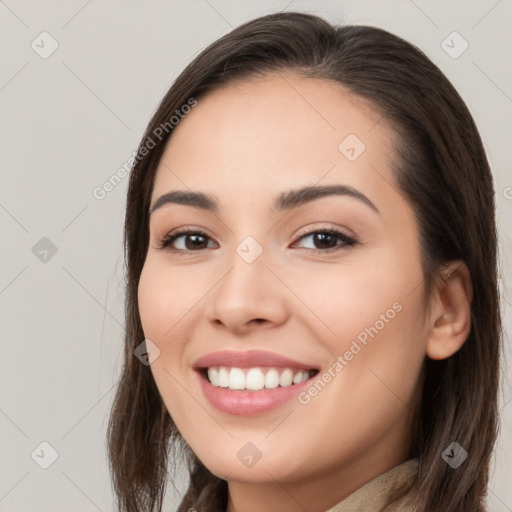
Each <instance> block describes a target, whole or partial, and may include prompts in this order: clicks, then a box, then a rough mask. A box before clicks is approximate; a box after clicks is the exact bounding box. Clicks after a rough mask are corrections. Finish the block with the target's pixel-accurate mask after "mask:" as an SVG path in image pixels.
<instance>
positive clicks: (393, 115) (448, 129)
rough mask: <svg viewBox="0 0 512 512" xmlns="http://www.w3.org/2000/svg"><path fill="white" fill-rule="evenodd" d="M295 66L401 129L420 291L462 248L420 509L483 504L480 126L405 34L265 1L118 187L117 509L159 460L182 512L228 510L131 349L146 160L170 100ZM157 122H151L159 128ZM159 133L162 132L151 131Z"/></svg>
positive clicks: (181, 86) (158, 478) (488, 298)
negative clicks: (465, 323)
mask: <svg viewBox="0 0 512 512" xmlns="http://www.w3.org/2000/svg"><path fill="white" fill-rule="evenodd" d="M281 71H293V72H295V73H298V74H301V75H303V76H307V77H314V78H318V79H326V80H333V81H336V82H338V83H339V84H341V85H343V86H344V87H345V88H347V89H348V90H350V91H351V92H352V93H354V94H356V95H358V96H360V97H362V98H365V99H367V100H369V101H370V103H371V104H372V105H373V107H374V109H375V110H376V111H377V112H378V113H379V114H380V115H382V116H383V118H384V119H385V120H386V122H387V123H388V125H389V126H390V127H391V128H392V130H393V131H394V132H395V134H396V135H397V137H398V139H397V140H399V143H398V144H397V147H396V148H394V149H395V155H396V158H395V162H394V168H393V172H394V174H395V176H396V181H397V183H398V184H399V186H400V189H401V191H402V192H403V194H404V197H406V199H407V200H408V201H409V203H410V204H411V205H412V207H413V208H414V211H415V215H416V219H417V222H418V225H419V228H420V245H421V254H422V268H423V274H424V285H425V301H426V302H425V303H426V304H427V305H428V304H429V302H430V298H431V297H432V293H433V292H434V291H435V288H436V286H437V285H438V283H439V281H438V279H439V275H440V269H441V268H442V265H443V264H445V263H448V262H450V261H453V260H456V259H460V260H463V261H464V262H465V263H466V265H467V267H468V269H469V273H470V277H471V283H472V287H473V293H474V298H473V301H472V304H471V321H472V329H471V332H470V334H469V336H468V339H467V340H466V342H465V343H464V345H463V346H462V348H461V349H460V350H459V351H458V352H456V353H455V354H454V355H452V356H451V357H449V358H448V359H445V360H439V361H437V360H436V361H434V360H431V359H429V358H426V360H425V380H424V386H423V394H422V400H421V404H420V408H419V411H418V418H419V420H418V422H417V425H416V427H415V432H414V438H415V440H416V441H415V442H414V443H413V444H414V445H413V446H412V447H411V453H412V455H413V456H415V457H418V459H419V470H418V475H417V486H418V493H417V497H416V504H415V507H416V509H417V511H418V512H426V511H429V512H431V511H435V512H437V511H443V512H460V511H461V510H463V511H465V512H479V511H483V510H485V509H484V505H483V502H484V497H485V495H486V489H487V484H488V477H489V465H490V457H491V454H492V450H493V446H494V443H495V440H496V436H497V429H498V422H497V417H498V413H497V394H498V385H499V357H500V343H501V339H502V330H501V329H502V326H501V316H500V304H499V295H498V288H497V270H498V269H497V233H496V224H495V204H494V190H493V180H492V175H491V171H490V169H489V164H488V162H487V159H486V155H485V151H484V148H483V145H482V141H481V138H480V135H479V133H478V130H477V128H476V126H475V124H474V121H473V119H472V117H471V114H470V112H469V111H468V109H467V107H466V105H465V104H464V101H463V100H462V99H461V97H460V96H459V94H458V93H457V92H456V90H455V89H454V87H453V86H452V85H451V83H450V82H449V81H448V79H447V78H446V77H445V76H444V75H443V73H442V72H441V71H440V70H439V69H438V68H437V67H436V66H435V65H434V64H433V63H432V62H431V61H430V60H429V59H428V57H426V55H425V54H424V53H423V52H422V51H421V50H419V49H418V48H416V47H415V46H414V45H412V44H410V43H408V42H406V41H404V40H403V39H401V38H399V37H397V36H395V35H393V34H391V33H389V32H387V31H385V30H382V29H379V28H375V27H369V26H356V25H345V26H336V25H333V24H331V23H329V22H328V21H326V20H324V19H322V18H320V17H317V16H315V15H311V14H305V13H298V12H286V13H277V14H270V15H267V16H263V17H260V18H257V19H255V20H252V21H250V22H248V23H245V24H243V25H241V26H239V27H237V28H236V29H235V30H233V31H232V32H230V33H228V34H227V35H225V36H223V37H221V38H220V39H218V40H216V41H215V42H214V43H212V44H211V45H210V46H208V47H207V48H206V49H205V50H204V51H202V52H201V53H200V54H199V55H198V56H197V57H196V58H195V59H194V60H193V61H192V62H191V63H190V64H189V65H188V66H187V67H186V69H185V70H184V71H183V72H182V73H181V74H180V75H179V77H178V78H177V79H176V80H175V82H174V83H173V84H172V86H171V88H170V90H169V91H168V93H167V94H166V95H165V97H164V98H163V100H162V101H161V103H160V105H159V107H158V109H157V110H156V112H155V113H154V115H153V117H152V119H151V121H150V122H149V125H148V127H147V129H146V132H145V134H144V136H143V139H142V141H141V144H140V146H139V150H140V149H141V148H142V147H143V146H144V145H146V144H147V141H148V140H149V139H151V140H152V141H153V143H154V145H155V147H153V148H152V149H150V150H149V151H145V152H144V151H140V152H139V154H138V155H137V158H136V160H135V164H134V165H133V168H132V171H131V175H130V182H129V187H128V193H127V205H126V219H125V231H124V247H125V265H126V311H125V314H126V327H125V356H124V365H123V369H122V375H121V378H120V382H119V385H118V389H117V394H116V397H115V401H114V404H113V407H112V411H111V416H110V421H109V426H108V455H109V462H110V470H111V474H112V481H113V488H114V491H115V494H116V497H117V500H118V504H119V510H120V511H121V512H141V511H144V512H148V511H150V512H153V511H161V507H162V500H163V497H164V493H165V489H166V484H167V482H168V470H169V463H172V465H173V467H175V466H176V465H177V464H178V463H179V462H180V461H183V462H185V463H186V465H187V466H186V467H188V470H189V474H190V483H189V487H188V491H187V493H186V495H185V497H184V498H183V500H182V502H181V504H180V506H179V508H178V511H179V512H186V511H187V510H189V508H192V507H193V508H194V509H195V510H197V511H199V512H203V511H208V512H214V511H215V512H224V511H225V510H226V506H227V482H226V481H225V480H222V479H220V478H218V477H216V476H215V475H213V474H212V473H210V471H209V470H208V469H207V468H206V467H205V466H204V465H203V464H202V463H201V461H200V460H199V459H198V458H197V457H196V456H195V455H194V454H193V453H192V452H191V450H190V448H189V447H188V446H187V445H186V443H185V442H184V441H183V438H182V437H181V435H180V434H179V432H178V431H177V429H176V426H175V424H174V423H173V420H172V418H171V417H170V415H169V414H168V412H167V411H166V409H165V406H164V404H163V401H162V399H161V397H160V395H159V393H158V389H157V387H156V385H155V382H154V380H153V377H152V374H151V371H150V368H149V366H146V365H144V364H141V363H140V361H139V360H138V359H136V358H135V357H134V349H135V348H136V347H137V345H139V344H140V343H141V341H142V340H143V339H144V333H143V331H142V327H141V322H140V317H139V310H138V304H137V287H138V282H139V277H140V275H141V271H142V268H143V265H144V260H145V257H146V252H147V248H148V241H149V224H148V222H149V216H148V209H149V204H150V198H151V193H152V187H153V183H154V178H155V173H156V169H157V166H158V164H159V161H160V158H161V156H162V154H163V151H164V149H165V145H166V142H167V141H168V140H169V137H170V136H172V129H169V130H166V134H165V136H163V137H162V136H160V137H155V136H154V134H155V130H158V128H159V127H161V126H163V125H165V123H167V125H168V124H169V119H170V118H171V117H172V116H173V114H174V112H175V111H176V110H177V109H180V108H181V107H182V106H183V105H185V104H187V103H188V102H190V99H191V98H194V99H195V100H196V101H198V102H199V104H200V101H201V97H202V96H203V95H204V94H206V93H207V92H208V91H211V90H213V89H215V88H216V87H219V86H220V85H222V84H225V83H228V82H230V81H233V80H235V79H244V78H247V77H250V76H251V75H254V74H259V73H265V72H281ZM161 131H162V130H161V129H160V132H161ZM160 132H158V133H160ZM454 441H456V442H457V443H459V444H460V445H461V446H462V447H463V448H464V449H465V450H466V451H467V452H468V454H469V457H468V459H467V460H466V461H465V462H464V463H463V465H462V466H461V467H460V468H458V469H457V470H454V469H452V468H451V467H450V466H449V465H448V464H447V463H446V462H445V461H444V460H443V458H442V457H441V454H442V452H443V451H444V450H445V449H446V448H447V447H448V446H449V445H450V444H451V443H452V442H454Z"/></svg>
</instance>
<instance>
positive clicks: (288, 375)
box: [279, 368, 293, 387]
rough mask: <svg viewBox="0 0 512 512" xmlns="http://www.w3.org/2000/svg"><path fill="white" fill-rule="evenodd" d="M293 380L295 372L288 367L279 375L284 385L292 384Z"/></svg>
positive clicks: (281, 383) (280, 381)
mask: <svg viewBox="0 0 512 512" xmlns="http://www.w3.org/2000/svg"><path fill="white" fill-rule="evenodd" d="M292 382H293V372H292V371H291V370H290V369H288V368H287V369H286V370H285V371H284V372H283V373H282V374H281V377H279V384H280V385H281V386H282V387H286V386H291V385H292Z"/></svg>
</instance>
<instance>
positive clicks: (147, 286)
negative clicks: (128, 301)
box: [138, 256, 204, 349]
mask: <svg viewBox="0 0 512 512" xmlns="http://www.w3.org/2000/svg"><path fill="white" fill-rule="evenodd" d="M191 277H192V276H191V275H190V274H189V273H187V272H183V270H181V271H174V272H173V271H172V269H169V267H166V266H165V265H163V264H161V263H159V262H157V261H155V260H154V259H152V258H151V257H150V256H148V259H147V260H146V263H145V265H144V268H143V269H142V273H141V276H140V280H139V287H138V304H139V312H140V318H141V323H142V328H143V330H144V334H145V336H146V337H147V338H150V339H152V341H154V342H155V343H156V344H157V345H161V347H160V348H161V349H164V348H165V347H166V346H167V345H169V344H172V341H173V340H177V339H179V335H178V334H177V333H179V332H183V331H184V326H185V325H187V323H188V321H189V320H188V316H189V312H190V310H191V308H192V306H193V305H194V304H196V303H197V302H198V301H199V299H200V297H201V288H202V287H201V286H200V285H199V284H198V283H200V282H201V280H194V279H192V278H191ZM202 294H203V295H204V291H203V292H202Z"/></svg>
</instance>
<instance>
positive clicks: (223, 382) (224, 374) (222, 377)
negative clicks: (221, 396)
mask: <svg viewBox="0 0 512 512" xmlns="http://www.w3.org/2000/svg"><path fill="white" fill-rule="evenodd" d="M219 386H220V387H221V388H227V387H229V375H228V371H227V370H226V368H221V369H220V370H219Z"/></svg>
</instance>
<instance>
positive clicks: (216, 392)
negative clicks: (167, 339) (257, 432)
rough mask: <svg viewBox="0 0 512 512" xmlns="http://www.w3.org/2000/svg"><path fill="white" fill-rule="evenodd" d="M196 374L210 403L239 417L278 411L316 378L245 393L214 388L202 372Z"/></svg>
mask: <svg viewBox="0 0 512 512" xmlns="http://www.w3.org/2000/svg"><path fill="white" fill-rule="evenodd" d="M196 373H197V375H198V377H199V381H200V384H201V388H202V390H203V393H204V395H205V397H206V398H207V399H208V401H209V402H210V403H211V404H212V405H213V406H214V407H216V408H217V409H219V410H220V411H222V412H226V413H228V414H235V415H239V416H255V415H257V414H262V413H264V412H267V411H271V410H273V409H276V408H277V407H279V406H281V405H283V404H285V403H286V402H288V401H290V400H291V399H292V398H293V397H294V396H296V395H297V394H298V393H300V392H301V391H302V390H303V389H304V388H305V387H307V386H309V385H310V384H311V381H312V380H313V379H314V378H315V377H316V375H314V376H313V377H310V378H309V379H308V380H305V381H304V382H301V383H300V384H292V385H290V386H285V387H280V386H278V387H277V388H272V389H267V388H263V389H261V390H259V391H243V390H232V389H229V388H221V387H218V386H213V385H212V384H211V383H210V382H209V381H208V380H206V379H205V378H204V377H203V376H202V374H201V373H200V372H196Z"/></svg>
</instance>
